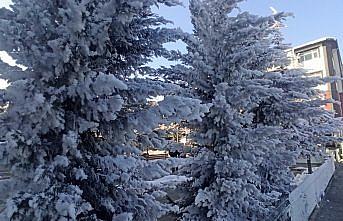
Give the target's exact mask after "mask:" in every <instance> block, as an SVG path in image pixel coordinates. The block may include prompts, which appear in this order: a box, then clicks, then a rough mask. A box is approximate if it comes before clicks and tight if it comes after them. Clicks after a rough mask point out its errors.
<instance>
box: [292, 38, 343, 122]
mask: <svg viewBox="0 0 343 221" xmlns="http://www.w3.org/2000/svg"><path fill="white" fill-rule="evenodd" d="M287 56H288V57H289V59H290V62H291V63H290V65H289V67H290V68H301V69H303V70H304V71H305V72H306V74H307V75H308V76H317V77H329V76H337V77H342V76H343V68H342V60H341V56H340V53H339V47H338V43H337V40H336V39H335V38H329V37H326V38H321V39H318V40H315V41H311V42H307V43H305V44H303V45H300V46H296V47H294V48H291V49H289V50H288V51H287ZM319 89H321V90H323V91H325V96H326V98H332V99H334V100H336V101H339V102H340V104H328V105H327V106H326V108H327V109H328V110H332V111H335V113H336V114H335V115H336V117H341V116H343V114H342V109H343V106H342V102H341V101H343V81H342V80H339V81H337V82H334V83H328V84H327V85H323V86H321V87H319Z"/></svg>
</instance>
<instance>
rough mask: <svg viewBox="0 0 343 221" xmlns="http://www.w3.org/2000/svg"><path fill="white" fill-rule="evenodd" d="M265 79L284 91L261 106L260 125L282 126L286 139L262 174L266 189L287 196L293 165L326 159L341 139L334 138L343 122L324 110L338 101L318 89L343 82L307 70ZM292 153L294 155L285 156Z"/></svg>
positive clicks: (272, 74) (282, 71) (281, 139)
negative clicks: (307, 159) (329, 148)
mask: <svg viewBox="0 0 343 221" xmlns="http://www.w3.org/2000/svg"><path fill="white" fill-rule="evenodd" d="M265 77H266V78H268V79H270V80H271V81H273V86H274V87H277V88H280V89H282V93H281V94H279V95H278V96H271V97H270V98H269V99H268V100H266V101H265V102H263V103H262V104H260V106H259V107H258V108H257V109H256V116H258V119H257V117H256V122H258V123H259V124H264V125H270V126H281V127H282V136H280V137H279V138H278V139H279V144H278V146H277V147H278V148H275V149H274V151H270V152H269V153H268V154H267V157H266V159H265V161H264V162H263V164H261V165H260V169H259V172H260V176H261V177H263V178H264V179H263V184H262V185H263V186H262V187H263V188H264V189H266V190H269V191H270V190H274V191H278V192H282V193H287V192H288V191H290V190H291V186H290V181H291V179H292V178H293V176H292V174H290V171H289V169H288V168H289V166H291V165H293V164H294V163H295V162H294V161H295V160H296V159H298V158H299V157H302V158H304V157H306V156H307V155H314V156H316V157H318V156H323V155H324V154H325V147H326V146H327V145H328V144H332V143H336V142H339V141H340V139H341V138H340V137H338V136H333V135H334V134H338V133H339V132H340V131H342V129H343V124H342V121H341V119H340V118H335V117H334V115H335V113H332V112H330V111H327V110H326V109H325V108H324V106H325V105H327V104H330V103H332V102H334V101H333V100H331V99H325V98H324V94H325V92H323V91H321V90H320V89H318V88H320V87H318V86H321V85H323V84H327V83H335V82H336V81H337V80H339V79H335V78H319V77H310V76H306V75H305V73H304V72H303V70H296V69H293V70H292V69H290V70H287V69H284V68H280V69H279V70H278V71H276V72H268V73H266V75H265ZM289 151H292V152H293V155H289V154H285V153H289ZM287 156H291V157H287Z"/></svg>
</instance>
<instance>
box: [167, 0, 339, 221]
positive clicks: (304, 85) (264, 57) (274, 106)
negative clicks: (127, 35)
mask: <svg viewBox="0 0 343 221" xmlns="http://www.w3.org/2000/svg"><path fill="white" fill-rule="evenodd" d="M239 2H241V0H192V1H191V2H190V10H191V14H192V23H193V25H194V36H193V37H192V36H190V37H189V38H186V40H185V41H186V42H187V45H188V54H187V55H186V56H185V57H183V61H184V64H185V65H186V66H182V65H179V66H175V68H174V70H173V71H174V73H175V74H174V75H173V76H172V78H171V80H174V81H177V82H181V83H182V85H183V86H185V87H189V88H191V89H192V90H193V92H194V94H195V96H196V97H197V98H200V99H201V100H202V101H203V102H205V103H209V104H210V105H211V108H210V112H209V113H208V114H206V116H205V117H204V119H203V121H202V122H201V123H200V124H198V125H193V126H194V131H196V134H195V142H196V143H197V145H198V146H199V148H198V150H197V151H195V154H196V156H195V157H194V159H193V161H192V163H191V165H190V167H186V168H184V171H185V172H186V173H187V172H188V171H190V173H191V176H192V178H193V179H194V181H193V182H192V183H191V188H192V191H191V192H193V195H192V196H190V197H189V198H187V199H185V200H184V201H183V202H181V204H183V205H184V211H183V212H184V213H183V219H184V220H194V221H195V220H264V219H266V217H267V216H268V215H270V213H271V212H273V209H275V206H276V205H277V203H278V200H279V197H280V195H282V194H286V195H287V194H288V192H289V191H290V190H291V186H290V184H291V180H292V174H291V173H290V170H289V166H291V165H292V164H294V162H295V159H296V158H297V156H298V155H299V154H300V153H301V152H302V151H301V149H303V150H308V151H313V150H314V149H315V148H316V147H317V145H318V144H319V142H318V139H319V138H323V139H324V140H325V139H327V137H325V136H324V135H325V133H322V132H323V131H324V130H326V132H328V133H331V132H332V131H333V130H336V129H337V127H336V126H337V124H336V125H335V126H334V125H332V126H330V122H332V119H333V118H332V114H330V113H328V112H327V111H325V110H323V109H322V107H321V105H323V104H324V103H326V102H328V101H323V100H321V99H319V94H318V91H316V90H314V89H313V88H311V87H313V86H317V85H318V84H321V83H323V81H322V80H320V79H305V78H303V76H301V75H300V74H299V73H298V74H293V75H292V74H291V73H290V72H287V73H288V74H285V75H283V74H280V73H269V72H267V70H268V68H272V67H277V66H285V65H286V64H287V59H286V56H285V52H284V49H285V46H284V45H283V44H282V38H281V35H280V33H279V30H278V29H277V28H276V25H279V24H280V23H281V22H282V21H283V19H284V18H285V17H286V16H287V14H285V13H278V14H275V15H272V16H267V17H259V16H255V15H251V14H249V13H247V12H238V14H237V12H234V10H235V8H237V4H238V3H239ZM235 14H237V15H235ZM287 82H289V83H287ZM300 97H301V98H302V99H299V98H300ZM301 107H303V109H302V108H301ZM296 108H298V109H296ZM311 111H312V112H311ZM309 112H311V114H309ZM289 117H291V118H290V119H289ZM315 121H317V122H316V123H315ZM294 125H296V126H294ZM311 127H314V128H313V129H312V130H311ZM319 131H321V132H319ZM304 135H306V136H304ZM315 139H317V140H316V141H315ZM324 143H325V142H324ZM322 144H323V143H322ZM186 190H187V187H186Z"/></svg>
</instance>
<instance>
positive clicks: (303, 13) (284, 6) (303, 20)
mask: <svg viewBox="0 0 343 221" xmlns="http://www.w3.org/2000/svg"><path fill="white" fill-rule="evenodd" d="M184 4H185V7H178V8H175V9H171V8H167V7H162V8H160V10H159V12H160V13H161V14H162V15H164V16H165V17H166V18H168V19H170V20H172V21H174V24H175V26H176V27H181V28H182V29H184V30H185V31H188V32H191V31H192V25H191V23H190V18H189V12H188V8H187V5H188V1H187V0H184ZM270 7H273V8H275V9H276V10H277V11H284V12H290V13H293V17H289V18H288V20H287V21H286V26H287V27H285V28H284V29H283V30H282V33H283V35H284V37H285V43H288V44H291V45H292V46H297V45H301V44H303V43H306V42H308V41H312V40H316V39H318V38H322V37H335V38H337V39H338V41H339V42H338V43H339V45H340V48H341V50H340V51H341V52H342V49H343V23H342V21H343V1H342V0H325V1H324V0H248V1H245V2H243V3H242V4H240V8H241V10H242V11H249V12H250V13H253V14H257V15H269V14H271V13H272V11H271V9H270Z"/></svg>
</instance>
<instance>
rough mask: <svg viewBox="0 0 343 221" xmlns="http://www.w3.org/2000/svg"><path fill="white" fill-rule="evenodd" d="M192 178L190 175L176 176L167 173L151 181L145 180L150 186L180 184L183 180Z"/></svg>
mask: <svg viewBox="0 0 343 221" xmlns="http://www.w3.org/2000/svg"><path fill="white" fill-rule="evenodd" d="M190 180H192V178H190V177H186V176H178V175H168V176H165V177H162V178H159V179H156V180H152V181H147V183H148V184H150V185H152V186H161V185H167V184H168V185H177V184H181V183H183V182H187V181H190Z"/></svg>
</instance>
